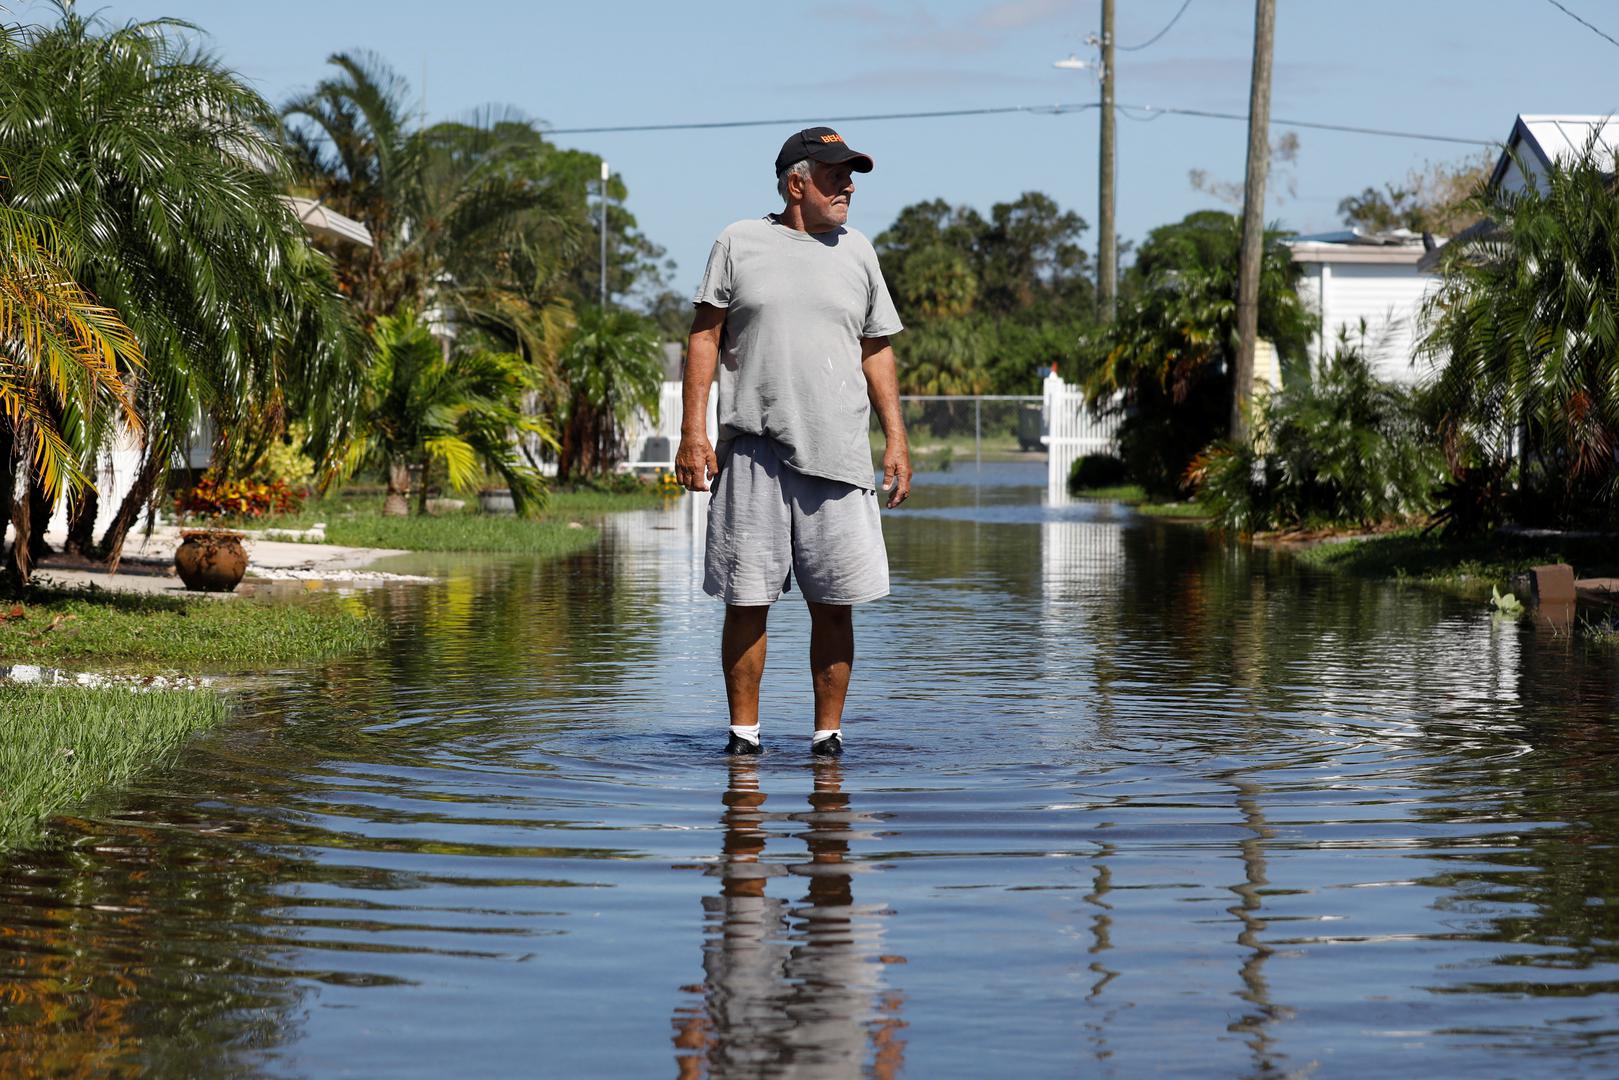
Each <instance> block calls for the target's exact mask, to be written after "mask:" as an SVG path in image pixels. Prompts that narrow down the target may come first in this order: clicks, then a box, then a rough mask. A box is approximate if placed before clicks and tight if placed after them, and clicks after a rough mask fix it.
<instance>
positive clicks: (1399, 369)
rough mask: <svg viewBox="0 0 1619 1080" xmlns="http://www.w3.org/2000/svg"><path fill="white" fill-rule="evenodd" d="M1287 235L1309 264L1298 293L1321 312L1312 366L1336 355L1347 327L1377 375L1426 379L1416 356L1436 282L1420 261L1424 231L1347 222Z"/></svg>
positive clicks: (1302, 261) (1398, 379)
mask: <svg viewBox="0 0 1619 1080" xmlns="http://www.w3.org/2000/svg"><path fill="white" fill-rule="evenodd" d="M1284 243H1286V244H1287V246H1288V247H1289V248H1291V249H1292V252H1293V261H1294V262H1296V263H1298V264H1300V265H1301V266H1302V267H1303V268H1304V277H1303V278H1302V279H1301V280H1300V282H1299V295H1300V297H1302V298H1303V299H1304V301H1305V303H1306V304H1308V305H1309V307H1310V309H1311V310H1312V311H1314V312H1315V313H1316V314H1317V315H1318V316H1319V319H1320V322H1319V323H1318V325H1317V329H1316V333H1315V337H1314V339H1313V340H1312V341H1311V342H1310V365H1311V368H1312V369H1317V368H1319V367H1320V366H1321V364H1322V363H1323V362H1325V361H1327V360H1330V359H1332V354H1333V351H1334V350H1335V349H1336V348H1337V347H1338V340H1339V336H1340V334H1342V335H1346V336H1347V337H1348V339H1349V342H1350V344H1352V345H1358V346H1359V347H1360V348H1361V351H1362V352H1363V354H1364V355H1365V357H1366V359H1367V361H1368V362H1369V363H1370V364H1371V368H1372V371H1373V372H1374V373H1375V374H1376V375H1377V376H1378V377H1379V378H1381V379H1385V380H1388V381H1390V382H1397V383H1402V384H1405V385H1412V384H1415V383H1417V382H1420V381H1421V379H1422V376H1423V374H1424V367H1423V365H1422V364H1421V363H1420V362H1413V358H1414V355H1415V351H1416V343H1417V340H1418V339H1419V338H1420V336H1421V326H1420V325H1419V319H1420V316H1421V312H1422V302H1423V300H1424V299H1425V298H1426V296H1427V294H1428V290H1429V289H1430V288H1432V286H1433V284H1434V278H1433V276H1432V275H1431V274H1429V273H1428V272H1426V271H1425V270H1423V269H1422V268H1421V267H1420V266H1419V263H1420V261H1421V260H1422V257H1423V255H1424V254H1425V253H1426V251H1428V250H1429V246H1428V245H1425V244H1424V242H1423V238H1422V236H1420V235H1419V234H1417V233H1413V232H1411V231H1409V230H1407V229H1396V230H1394V231H1393V232H1388V233H1377V234H1370V233H1363V232H1360V231H1359V230H1357V229H1345V230H1343V231H1341V232H1330V233H1317V234H1315V235H1312V236H1296V237H1293V238H1292V239H1291V240H1286V241H1284ZM1363 322H1364V324H1365V336H1364V338H1362V336H1361V325H1362V323H1363Z"/></svg>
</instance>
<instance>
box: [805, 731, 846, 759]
mask: <svg viewBox="0 0 1619 1080" xmlns="http://www.w3.org/2000/svg"><path fill="white" fill-rule="evenodd" d="M810 753H812V754H814V755H815V756H816V757H841V756H843V736H842V735H840V734H838V733H837V732H833V733H832V735H831V737H830V738H825V739H822V740H821V741H820V742H818V743H811V744H810Z"/></svg>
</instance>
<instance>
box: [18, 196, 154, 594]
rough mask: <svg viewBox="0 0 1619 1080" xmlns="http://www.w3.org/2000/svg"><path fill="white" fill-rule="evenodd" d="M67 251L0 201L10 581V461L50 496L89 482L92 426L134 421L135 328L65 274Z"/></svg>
mask: <svg viewBox="0 0 1619 1080" xmlns="http://www.w3.org/2000/svg"><path fill="white" fill-rule="evenodd" d="M70 261H71V256H70V254H69V253H68V252H67V251H65V250H64V249H63V247H62V245H61V242H60V240H59V238H58V237H57V235H56V232H55V230H54V229H53V228H52V227H51V225H50V223H49V222H46V221H42V220H40V219H38V218H36V217H34V216H32V215H30V214H26V213H23V212H21V211H18V210H15V209H12V208H11V207H6V206H0V531H3V529H4V521H6V520H8V519H9V520H10V522H11V523H12V525H13V526H14V529H15V537H16V540H15V542H14V543H13V545H12V552H11V557H10V561H9V563H8V567H7V570H8V577H9V579H10V582H9V583H10V584H11V586H12V587H13V588H14V589H15V588H19V587H21V586H22V585H25V584H27V581H28V569H29V551H28V549H29V540H30V538H31V536H32V532H33V529H32V522H31V520H30V518H31V509H32V505H31V504H32V503H33V502H34V501H35V500H34V499H32V498H29V497H28V494H29V493H25V494H24V497H22V498H17V494H18V493H17V490H16V479H17V476H18V471H17V468H16V466H15V464H14V461H15V460H16V459H17V458H18V457H19V455H20V458H21V462H22V464H23V465H24V466H25V467H24V470H23V473H22V475H23V476H25V477H29V476H31V477H32V478H33V483H34V484H35V485H37V486H38V487H39V488H40V489H41V490H42V492H43V493H44V495H45V496H46V497H47V499H48V500H49V501H50V502H54V501H55V499H56V498H57V496H58V495H60V494H61V493H62V491H63V490H64V489H66V490H68V491H77V490H78V489H80V488H82V487H83V486H84V485H86V484H88V483H89V482H90V476H89V469H88V467H87V466H88V464H89V462H90V459H91V457H92V455H93V453H94V450H95V446H96V443H97V441H98V440H99V438H100V429H101V428H102V426H103V425H105V424H106V423H108V422H109V421H110V420H111V419H112V418H113V417H117V418H118V419H121V420H122V421H123V422H124V423H125V424H127V425H129V426H130V427H131V428H134V429H136V430H138V429H139V427H140V419H139V417H138V416H137V415H136V413H135V409H134V402H133V400H132V398H131V393H130V389H129V387H128V386H127V385H126V384H125V382H124V378H123V376H124V373H125V372H130V371H135V370H138V369H139V368H140V367H141V365H142V358H141V352H140V347H139V345H138V344H137V343H136V341H135V337H134V334H133V333H132V332H131V331H130V329H129V328H128V327H127V326H125V325H124V324H123V323H122V322H121V321H120V320H119V318H118V316H117V314H116V313H115V312H113V311H110V310H108V309H107V308H104V307H102V306H101V305H99V304H97V303H96V302H95V299H94V298H93V297H91V296H90V295H89V294H88V293H87V292H85V291H84V289H83V288H82V287H80V285H79V284H78V283H77V282H75V281H74V280H73V279H72V277H71V276H69V274H68V272H67V270H66V264H67V263H68V262H70Z"/></svg>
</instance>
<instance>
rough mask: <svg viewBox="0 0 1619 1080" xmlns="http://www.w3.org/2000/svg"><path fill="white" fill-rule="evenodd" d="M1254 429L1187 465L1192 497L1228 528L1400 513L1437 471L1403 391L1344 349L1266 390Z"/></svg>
mask: <svg viewBox="0 0 1619 1080" xmlns="http://www.w3.org/2000/svg"><path fill="white" fill-rule="evenodd" d="M1255 428H1256V431H1255V438H1254V441H1253V443H1251V444H1236V443H1231V442H1220V443H1217V444H1215V446H1213V447H1211V448H1210V450H1209V452H1208V453H1207V454H1205V455H1203V456H1202V457H1201V458H1199V459H1198V462H1197V464H1196V465H1195V466H1194V469H1193V475H1194V476H1195V477H1196V478H1197V479H1198V480H1199V481H1200V486H1199V490H1198V500H1199V501H1200V502H1201V503H1202V504H1203V505H1204V506H1206V507H1208V509H1209V510H1210V512H1211V513H1212V514H1213V516H1214V520H1215V521H1216V523H1217V524H1219V525H1220V526H1221V527H1223V528H1227V529H1232V530H1235V531H1237V532H1244V533H1247V532H1256V531H1260V530H1269V529H1282V528H1299V527H1310V526H1332V525H1360V526H1368V525H1376V524H1381V523H1383V522H1387V521H1392V520H1400V519H1404V518H1409V517H1411V516H1413V515H1415V514H1420V513H1422V512H1423V511H1425V510H1426V509H1428V508H1429V507H1430V506H1431V505H1432V500H1433V494H1434V490H1435V488H1436V487H1437V486H1438V484H1439V482H1440V480H1441V479H1442V477H1443V475H1444V470H1443V462H1442V459H1441V457H1440V454H1439V452H1438V448H1437V447H1436V446H1435V445H1434V444H1433V442H1432V440H1431V438H1430V437H1429V435H1428V433H1427V431H1426V430H1425V428H1424V425H1423V423H1422V420H1421V417H1420V414H1419V412H1418V409H1417V407H1416V404H1415V402H1414V401H1413V399H1412V395H1411V394H1410V392H1409V391H1407V390H1405V389H1403V388H1402V387H1399V386H1396V385H1394V384H1392V383H1385V382H1382V381H1381V380H1379V379H1377V378H1376V377H1375V376H1373V375H1372V373H1371V370H1370V369H1369V368H1368V367H1367V365H1366V362H1365V360H1364V359H1362V358H1361V356H1360V355H1359V354H1358V353H1355V352H1353V351H1343V350H1340V352H1339V353H1338V355H1337V356H1336V357H1335V358H1334V359H1333V360H1332V362H1330V363H1329V364H1327V365H1326V366H1325V367H1324V368H1323V369H1322V370H1321V371H1320V372H1319V373H1318V375H1317V377H1316V381H1315V382H1314V383H1313V384H1311V383H1303V382H1302V381H1301V382H1299V383H1298V384H1296V385H1293V386H1289V387H1287V388H1285V389H1283V390H1282V391H1280V392H1279V393H1276V394H1273V395H1271V396H1270V397H1269V398H1268V399H1265V400H1264V401H1263V402H1262V403H1261V404H1260V406H1259V417H1258V423H1257V424H1256V425H1255Z"/></svg>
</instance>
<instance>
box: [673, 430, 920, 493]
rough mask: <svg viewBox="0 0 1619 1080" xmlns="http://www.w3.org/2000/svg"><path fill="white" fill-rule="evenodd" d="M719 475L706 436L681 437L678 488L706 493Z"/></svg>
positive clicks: (677, 468) (678, 460)
mask: <svg viewBox="0 0 1619 1080" xmlns="http://www.w3.org/2000/svg"><path fill="white" fill-rule="evenodd" d="M909 471H910V470H909V469H907V470H906V472H907V474H908V473H909ZM719 474H720V462H719V459H718V458H716V457H715V456H714V447H713V446H712V445H710V444H709V441H708V436H707V435H682V436H681V437H680V449H679V450H677V451H675V479H676V480H678V481H680V486H681V487H683V488H685V489H686V490H687V491H707V490H708V481H709V478H710V477H713V476H718V475H719Z"/></svg>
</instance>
